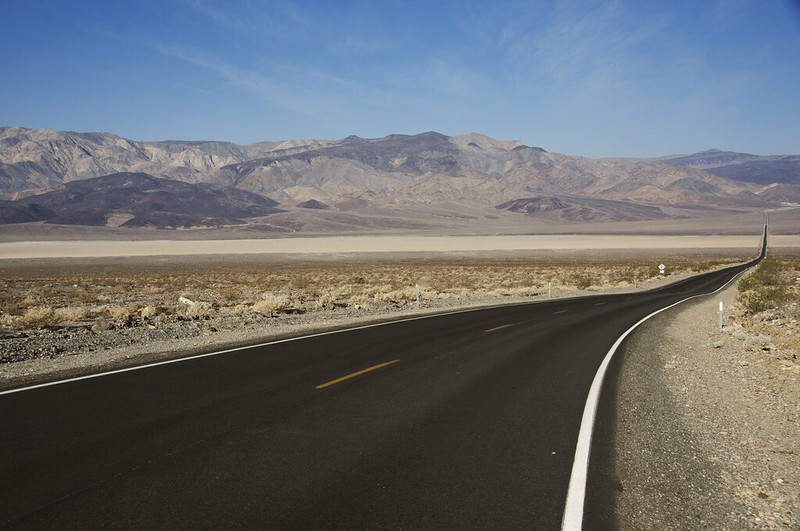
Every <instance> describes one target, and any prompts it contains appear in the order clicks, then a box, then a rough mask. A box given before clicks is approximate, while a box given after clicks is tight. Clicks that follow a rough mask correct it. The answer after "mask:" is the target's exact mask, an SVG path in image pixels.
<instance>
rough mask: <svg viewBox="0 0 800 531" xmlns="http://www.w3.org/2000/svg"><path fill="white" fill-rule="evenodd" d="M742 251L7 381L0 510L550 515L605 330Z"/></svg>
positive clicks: (546, 518) (451, 521)
mask: <svg viewBox="0 0 800 531" xmlns="http://www.w3.org/2000/svg"><path fill="white" fill-rule="evenodd" d="M744 268H745V266H740V267H737V268H731V269H727V270H723V271H716V272H712V273H709V274H706V275H702V276H699V277H696V278H695V279H691V280H687V281H683V282H681V283H678V284H675V285H672V286H669V287H666V288H663V289H660V290H655V291H651V292H643V293H638V294H628V295H613V296H597V297H588V298H580V299H567V300H554V301H548V302H542V303H534V304H524V305H514V306H504V307H497V308H489V309H483V310H474V311H466V312H457V313H452V314H447V315H442V316H437V317H428V318H419V319H411V320H406V321H401V322H396V323H391V324H383V325H376V326H368V327H362V328H358V329H353V330H348V331H342V332H335V333H326V334H320V335H315V336H311V337H305V338H298V339H294V340H287V341H279V342H274V343H270V344H266V345H260V346H254V347H250V348H244V349H237V350H232V351H227V352H222V353H215V354H213V355H208V356H204V357H196V358H192V359H185V360H180V361H176V362H174V363H162V364H157V365H152V366H147V367H142V368H138V369H135V370H126V371H120V372H117V373H113V374H106V375H99V376H96V377H91V378H85V379H77V380H74V381H68V382H63V383H58V384H56V385H47V386H41V387H37V388H32V389H23V390H17V391H14V392H5V393H2V394H0V407H2V411H3V425H2V431H0V477H2V484H0V525H2V526H3V527H15V528H62V527H73V528H83V527H115V528H153V527H203V528H207V527H267V528H282V529H283V528H367V527H369V528H445V527H447V528H476V527H483V528H489V527H491V528H527V529H557V528H559V527H560V526H561V521H562V516H563V512H564V504H565V498H566V495H567V488H568V484H569V478H570V473H571V470H572V467H573V459H574V456H575V449H576V441H577V438H578V432H579V429H580V424H581V417H582V414H583V409H584V405H585V402H586V396H587V392H588V389H589V387H590V386H591V384H592V380H593V378H594V376H595V373H596V371H597V368H598V366H599V365H600V363H601V361H602V360H603V358H604V356H605V355H606V353H607V352H608V350H609V348H610V346H611V345H612V344H613V343H614V341H615V340H616V339H617V338H618V337H619V336H620V335H621V334H622V333H624V332H625V331H626V330H628V329H629V328H630V327H631V326H632V325H633V324H634V323H636V322H637V321H638V320H639V319H641V318H642V317H643V316H645V315H648V314H649V313H651V312H653V311H656V310H658V309H660V308H663V307H664V306H667V305H669V304H672V303H674V302H677V301H679V300H682V299H685V298H686V297H688V296H691V295H694V294H698V293H707V292H709V291H712V290H713V289H716V288H717V287H719V286H721V285H722V284H724V283H725V282H727V281H729V280H730V279H731V278H733V277H734V276H735V275H736V274H738V273H739V272H740V271H741V270H743V269H744Z"/></svg>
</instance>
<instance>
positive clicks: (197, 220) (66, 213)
mask: <svg viewBox="0 0 800 531" xmlns="http://www.w3.org/2000/svg"><path fill="white" fill-rule="evenodd" d="M277 205H278V203H276V202H275V201H273V200H271V199H269V198H266V197H263V196H260V195H257V194H253V193H251V192H247V191H245V190H239V189H236V188H229V187H220V186H214V185H209V184H190V183H185V182H181V181H175V180H171V179H158V178H156V177H153V176H151V175H147V174H145V173H116V174H113V175H107V176H104V177H95V178H92V179H84V180H80V181H71V182H68V183H66V184H64V185H62V186H61V187H59V188H58V189H56V190H53V191H51V192H47V193H44V194H39V195H33V196H29V197H26V198H24V199H20V200H18V201H14V202H7V203H6V206H9V207H11V208H13V209H14V210H15V211H17V212H18V214H17V215H16V216H15V217H13V218H9V219H8V220H6V221H5V223H15V222H24V221H34V220H45V221H47V222H48V223H58V224H63V225H106V224H107V223H108V222H109V218H110V216H112V215H118V216H119V215H123V216H124V217H126V218H129V219H127V220H126V221H125V222H124V223H123V224H122V226H127V227H157V228H174V227H192V226H219V225H231V224H241V223H243V221H242V218H253V217H260V216H266V215H269V214H274V213H276V212H280V211H281V210H280V209H278V208H276V207H277ZM4 210H5V209H4ZM9 210H10V209H9ZM25 214H30V215H31V216H34V217H36V218H38V219H25ZM37 214H38V215H37Z"/></svg>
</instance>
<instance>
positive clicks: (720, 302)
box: [719, 301, 723, 328]
mask: <svg viewBox="0 0 800 531" xmlns="http://www.w3.org/2000/svg"><path fill="white" fill-rule="evenodd" d="M722 318H723V305H722V301H719V327H720V328H722V326H723V320H722Z"/></svg>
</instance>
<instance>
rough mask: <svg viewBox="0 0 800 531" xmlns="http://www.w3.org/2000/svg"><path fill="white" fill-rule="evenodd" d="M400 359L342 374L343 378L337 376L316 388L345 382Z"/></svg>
mask: <svg viewBox="0 0 800 531" xmlns="http://www.w3.org/2000/svg"><path fill="white" fill-rule="evenodd" d="M398 361H400V360H392V361H387V362H386V363H381V364H379V365H375V366H373V367H369V368H368V369H364V370H361V371H358V372H354V373H352V374H348V375H347V376H342V377H341V378H337V379H335V380H331V381H330V382H327V383H324V384H322V385H318V386H317V387H315V389H323V388H325V387H328V386H329V385H333V384H337V383H339V382H343V381H345V380H349V379H350V378H354V377H356V376H359V375H361V374H364V373H366V372H370V371H374V370H375V369H380V368H381V367H386V366H387V365H391V364H392V363H397V362H398Z"/></svg>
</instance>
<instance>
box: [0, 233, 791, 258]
mask: <svg viewBox="0 0 800 531" xmlns="http://www.w3.org/2000/svg"><path fill="white" fill-rule="evenodd" d="M760 243H761V238H760V236H753V235H740V236H729V235H728V236H641V235H640V236H634V235H618V234H616V235H615V234H612V235H530V236H383V237H378V236H341V237H320V238H286V239H263V240H206V241H178V240H156V241H51V242H6V243H0V259H27V258H95V257H124V256H162V255H171V256H188V255H205V254H208V255H211V254H213V255H220V254H233V255H235V254H287V253H298V254H331V253H377V252H401V253H407V252H464V251H466V252H470V251H472V252H477V251H514V250H546V249H553V250H573V249H574V250H594V249H722V248H726V249H731V248H745V249H746V248H749V249H753V251H754V252H755V251H756V250H757V249H758V248H759V245H760ZM770 247H800V235H790V236H772V237H771V238H770Z"/></svg>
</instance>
